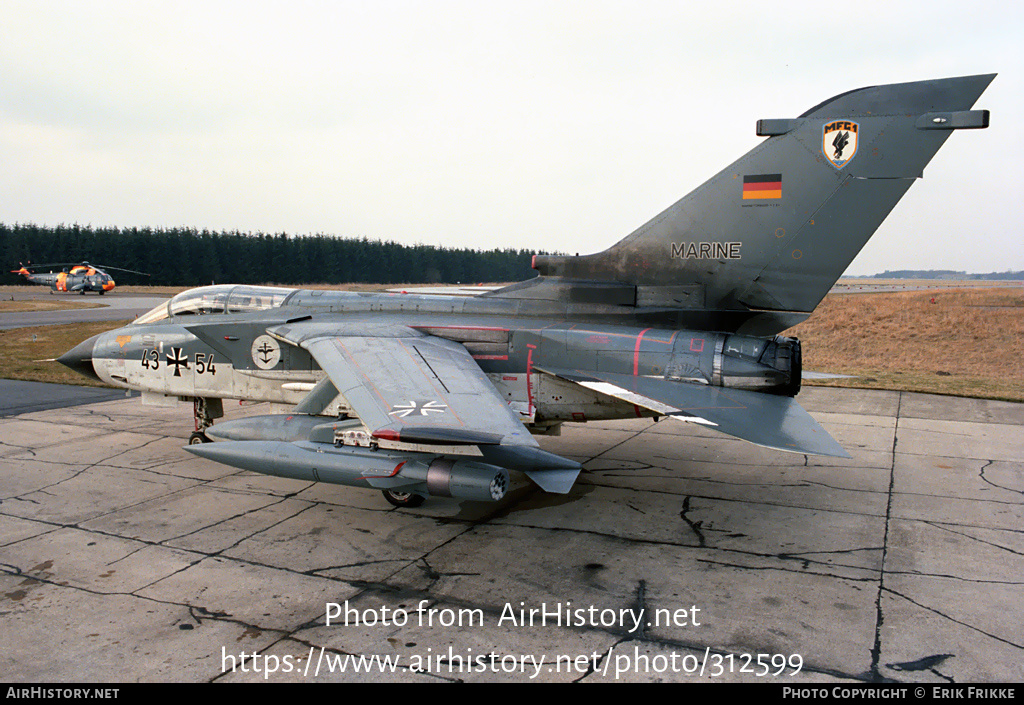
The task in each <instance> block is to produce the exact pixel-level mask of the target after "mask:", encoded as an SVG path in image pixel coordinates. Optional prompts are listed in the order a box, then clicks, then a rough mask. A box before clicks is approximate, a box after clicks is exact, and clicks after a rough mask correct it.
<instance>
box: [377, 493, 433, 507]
mask: <svg viewBox="0 0 1024 705" xmlns="http://www.w3.org/2000/svg"><path fill="white" fill-rule="evenodd" d="M383 493H384V499H386V500H387V501H389V502H391V503H392V504H393V505H395V506H396V507H406V508H407V509H412V508H413V507H418V506H420V505H421V504H423V503H424V502H425V501H426V499H427V498H426V497H424V496H423V495H421V494H413V493H412V492H396V491H395V490H383Z"/></svg>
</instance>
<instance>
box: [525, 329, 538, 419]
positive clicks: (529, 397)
mask: <svg viewBox="0 0 1024 705" xmlns="http://www.w3.org/2000/svg"><path fill="white" fill-rule="evenodd" d="M526 347H528V348H529V349H530V350H529V352H527V353H526V401H527V402H528V405H527V407H526V415H527V416H533V388H532V386H531V384H530V373H531V372H532V371H533V351H534V350H536V349H537V346H536V345H530V344H529V343H527V344H526Z"/></svg>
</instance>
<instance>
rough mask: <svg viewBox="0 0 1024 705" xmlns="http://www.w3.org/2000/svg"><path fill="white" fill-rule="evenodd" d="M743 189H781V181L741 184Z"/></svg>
mask: <svg viewBox="0 0 1024 705" xmlns="http://www.w3.org/2000/svg"><path fill="white" fill-rule="evenodd" d="M743 190H744V191H781V190H782V182H781V181H762V182H760V183H756V184H743Z"/></svg>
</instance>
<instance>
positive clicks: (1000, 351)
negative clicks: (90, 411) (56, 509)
mask: <svg viewBox="0 0 1024 705" xmlns="http://www.w3.org/2000/svg"><path fill="white" fill-rule="evenodd" d="M947 286H948V284H947ZM324 288H338V289H349V290H364V291H366V290H372V289H376V290H380V289H382V288H394V287H381V286H377V287H370V286H367V285H363V286H339V287H324ZM138 291H139V292H140V293H146V294H148V295H168V296H169V295H171V294H173V293H175V292H176V291H178V290H177V289H164V288H160V289H156V288H143V287H139V289H138ZM933 298H934V300H935V303H932V302H931V300H932V299H933ZM73 303H77V302H73ZM124 323H126V322H125V321H122V322H106V323H80V324H74V325H66V326H40V327H37V328H19V329H14V330H8V331H0V360H2V361H3V362H2V363H0V377H5V378H8V379H26V380H35V381H42V382H59V383H63V384H98V383H94V382H91V380H87V379H86V378H84V377H82V376H81V375H78V374H76V373H74V372H72V371H71V370H68V369H66V368H64V367H63V366H62V365H59V364H57V363H55V362H40V361H41V360H46V359H48V358H55V357H58V356H59V355H62V354H63V353H65V352H67V351H68V350H70V349H71V348H72V347H74V346H75V345H77V344H78V343H79V342H81V341H82V340H85V339H86V338H88V337H89V336H92V335H95V334H96V333H99V332H101V331H104V330H110V329H113V328H117V327H120V326H121V325H124ZM786 335H796V336H797V337H799V338H800V340H801V341H802V343H803V350H804V369H807V370H814V371H817V372H834V373H841V374H849V375H855V377H853V378H851V379H842V380H820V381H819V380H815V381H807V380H805V382H804V383H805V384H813V385H825V386H842V387H861V388H872V389H900V390H905V391H918V392H932V393H936V394H952V395H957V396H970V397H983V398H991V399H1005V400H1010V401H1024V288H1021V287H1020V286H1016V287H1008V286H1001V287H981V286H977V285H975V284H974V283H973V282H972V283H971V286H967V287H964V288H962V289H960V288H957V289H949V288H946V289H942V290H934V289H930V290H927V291H918V292H896V293H867V294H830V295H829V296H827V297H825V300H824V301H823V302H822V303H821V305H820V306H819V307H818V309H817V310H816V311H815V312H814V314H813V315H812V316H811V317H810V318H809V319H808V320H807V321H805V322H804V323H801V324H800V325H799V326H796V327H795V328H792V329H790V330H789V331H786ZM33 336H35V340H33Z"/></svg>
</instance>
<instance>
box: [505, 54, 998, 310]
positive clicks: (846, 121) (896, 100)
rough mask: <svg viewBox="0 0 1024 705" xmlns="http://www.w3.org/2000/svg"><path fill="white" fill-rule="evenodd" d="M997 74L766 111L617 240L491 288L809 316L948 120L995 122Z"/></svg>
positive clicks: (539, 262) (952, 125)
mask: <svg viewBox="0 0 1024 705" xmlns="http://www.w3.org/2000/svg"><path fill="white" fill-rule="evenodd" d="M993 78H995V74H987V75H979V76H964V77H960V78H946V79H939V80H933V81H920V82H915V83H900V84H892V85H886V86H874V87H870V88H861V89H858V90H854V91H850V92H848V93H843V94H841V95H838V96H836V97H834V98H831V99H829V100H827V101H825V102H823V103H821V104H819V105H817V106H815V107H813V108H811V109H810V110H808V111H807V112H805V113H804V114H803V115H801V116H799V117H797V118H793V119H782V120H760V121H758V123H757V133H758V134H759V135H762V136H765V137H767V139H766V140H764V141H763V142H761V143H760V144H759V145H758V146H757V147H755V148H754V149H753V150H751V151H750V152H748V153H747V154H746V155H744V156H743V157H741V158H740V159H739V160H737V161H736V162H734V163H733V164H731V165H730V166H729V167H727V168H726V169H725V170H723V171H722V172H720V173H719V174H717V175H715V176H714V177H712V178H711V179H710V180H708V181H707V182H706V183H704V184H703V185H701V186H700V187H698V188H697V189H696V190H695V191H693V192H692V193H690V194H689V195H687V196H686V197H684V198H683V199H682V200H680V201H679V202H677V203H676V204H674V205H672V206H671V207H669V208H668V209H667V210H665V211H664V212H663V213H661V214H660V215H658V216H657V217H655V218H654V219H652V220H651V221H650V222H648V223H646V224H645V225H643V226H642V227H640V228H639V229H637V230H636V231H635V232H633V233H632V234H630V235H628V236H627V237H626V238H624V239H623V240H621V241H620V242H618V243H617V244H615V245H613V246H612V247H611V248H609V249H607V250H605V251H604V252H600V253H598V254H593V255H587V256H583V257H579V256H577V257H563V256H537V257H535V258H534V268H535V269H536V270H537V271H538V272H539V273H540V275H541V276H540V277H538V278H536V279H533V280H530V281H528V282H522V283H520V284H516V285H513V286H511V287H507V288H505V289H502V290H499V291H496V292H493V293H492V294H491V295H492V296H501V297H511V298H533V299H548V300H552V299H555V300H558V299H563V300H569V301H576V302H592V303H605V304H616V305H631V306H635V307H637V308H643V309H657V308H661V309H665V308H667V309H689V310H690V311H697V310H702V311H734V312H737V311H766V312H796V313H799V312H802V313H803V316H801V317H805V316H806V314H807V313H808V312H810V311H813V310H814V308H815V306H817V305H818V303H819V302H820V301H821V299H822V298H824V296H825V294H826V293H828V291H829V289H830V288H831V287H832V285H833V284H834V283H835V282H836V280H837V279H838V278H839V277H840V276H841V275H842V273H843V272H844V271H845V270H846V268H847V267H848V266H849V264H850V262H851V261H853V258H854V257H856V256H857V253H858V252H860V250H861V248H862V247H863V246H864V244H865V243H866V242H867V241H868V239H869V238H870V237H871V236H872V235H873V234H874V232H875V230H876V229H877V228H878V226H879V225H880V224H881V223H882V221H883V220H884V219H885V217H886V216H887V215H888V214H889V212H890V211H891V210H892V209H893V207H894V206H895V205H896V203H897V202H898V201H899V200H900V198H902V197H903V195H904V194H905V193H906V192H907V190H908V189H909V188H910V186H911V184H912V183H913V182H914V180H915V179H917V178H919V177H921V176H922V174H923V170H924V167H925V166H926V165H927V164H928V162H929V161H930V160H931V158H932V157H933V156H934V155H935V153H936V152H937V151H938V150H939V147H941V146H942V144H943V143H944V142H945V141H946V139H947V138H948V137H949V135H950V133H951V132H952V131H953V130H956V129H962V128H983V127H987V126H988V111H984V110H979V111H975V110H971V108H972V106H973V105H974V102H975V101H976V100H977V99H978V97H979V96H980V95H981V93H982V92H983V91H984V90H985V88H986V87H987V86H988V85H989V83H991V81H992V79H993ZM777 318H778V320H779V321H782V320H784V318H785V316H778V317H777ZM780 325H781V324H780ZM782 327H785V325H783V326H782Z"/></svg>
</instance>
